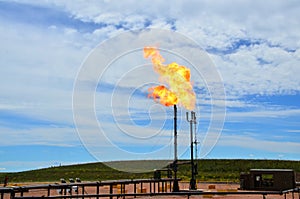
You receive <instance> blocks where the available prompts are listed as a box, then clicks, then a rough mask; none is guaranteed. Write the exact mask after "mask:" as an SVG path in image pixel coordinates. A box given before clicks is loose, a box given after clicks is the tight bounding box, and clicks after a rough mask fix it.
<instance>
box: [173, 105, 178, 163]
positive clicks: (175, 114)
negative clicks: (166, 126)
mask: <svg viewBox="0 0 300 199" xmlns="http://www.w3.org/2000/svg"><path fill="white" fill-rule="evenodd" d="M177 160H178V156H177V107H176V104H175V105H174V162H177Z"/></svg>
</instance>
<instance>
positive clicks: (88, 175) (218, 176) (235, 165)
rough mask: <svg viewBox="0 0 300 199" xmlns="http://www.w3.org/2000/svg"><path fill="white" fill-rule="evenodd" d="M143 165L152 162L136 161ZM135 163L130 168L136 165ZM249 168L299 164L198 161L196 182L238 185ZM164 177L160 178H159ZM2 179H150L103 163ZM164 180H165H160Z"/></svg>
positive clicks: (186, 171) (183, 172) (185, 173)
mask: <svg viewBox="0 0 300 199" xmlns="http://www.w3.org/2000/svg"><path fill="white" fill-rule="evenodd" d="M138 162H140V163H143V164H145V162H148V163H151V164H153V163H155V162H156V161H138ZM122 163H123V164H124V165H125V166H127V165H130V164H131V162H121V163H120V162H119V163H118V164H122ZM136 163H137V161H135V162H134V163H133V164H136ZM251 168H256V169H259V168H269V169H270V168H277V169H294V170H295V171H296V172H300V161H283V160H212V159H210V160H200V161H198V172H199V174H198V176H197V179H198V180H200V181H231V182H238V181H239V175H240V173H241V172H247V171H249V169H251ZM162 175H164V174H162ZM5 176H8V177H9V181H10V182H59V179H60V178H65V179H69V178H74V179H75V178H80V179H81V180H83V181H100V180H109V179H133V178H151V177H153V173H152V172H150V173H126V172H121V171H116V170H114V169H112V168H110V167H108V166H106V165H105V164H103V163H89V164H80V165H70V166H60V167H51V168H45V169H39V170H33V171H24V172H16V173H0V182H1V181H3V180H2V179H4V177H5ZM162 177H165V176H162ZM178 177H179V178H182V179H183V180H189V178H190V165H180V166H179V170H178Z"/></svg>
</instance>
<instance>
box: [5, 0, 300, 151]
mask: <svg viewBox="0 0 300 199" xmlns="http://www.w3.org/2000/svg"><path fill="white" fill-rule="evenodd" d="M17 2H21V3H28V4H33V5H39V6H45V7H48V8H50V9H56V10H60V11H63V12H65V13H66V15H67V16H69V17H70V18H72V19H76V20H78V21H77V22H82V23H85V22H90V23H89V24H88V25H90V26H91V28H90V29H88V30H84V31H82V30H80V28H78V27H77V26H76V25H74V26H72V27H69V24H63V25H62V26H58V25H57V24H55V23H53V24H50V25H48V26H47V28H42V27H39V26H34V25H32V24H26V23H24V24H22V23H21V22H18V23H15V22H10V21H5V20H4V19H1V21H0V22H1V26H0V34H1V35H0V36H1V38H3V41H2V43H1V44H2V45H1V46H2V47H1V48H0V54H1V55H2V56H1V59H0V64H1V66H3V67H1V69H0V76H1V84H0V91H1V93H3V95H2V96H1V97H0V109H2V110H3V109H5V110H11V111H15V110H16V109H17V110H18V111H19V112H22V113H26V114H28V115H30V116H33V117H40V118H43V119H47V120H51V121H56V122H58V121H61V122H62V123H68V124H69V123H72V112H71V111H72V110H71V108H72V107H71V106H72V99H71V98H72V87H73V81H74V79H75V77H76V74H77V71H78V70H79V69H80V64H81V63H82V62H83V60H84V58H85V56H87V54H88V53H89V52H90V50H91V49H92V48H93V47H95V46H96V45H98V44H99V43H100V42H103V41H105V40H106V39H108V38H111V37H113V36H116V35H118V34H119V33H123V32H124V30H125V29H143V27H145V26H147V27H152V28H162V29H176V30H177V31H178V32H179V33H181V34H183V35H186V36H187V37H189V38H191V39H192V40H194V41H196V42H197V43H198V44H200V46H201V47H203V48H204V49H208V50H210V57H211V59H212V61H213V62H214V63H215V65H216V67H217V69H218V70H219V72H220V74H221V75H222V77H223V81H224V85H225V88H226V92H227V94H228V96H227V99H228V101H227V105H228V106H229V107H233V108H236V107H239V108H244V107H247V108H249V107H251V108H257V109H255V110H254V111H249V112H229V113H227V117H228V118H230V119H238V118H240V117H260V118H263V117H284V116H290V115H296V116H298V115H299V114H300V113H299V110H298V109H294V110H282V109H280V110H278V109H277V110H266V109H263V110H261V109H259V108H261V107H260V105H257V104H251V103H248V102H246V100H243V98H242V97H243V95H248V94H262V95H265V94H267V95H272V94H286V93H292V92H294V91H296V92H299V91H300V79H299V78H298V76H297V74H299V73H300V67H299V63H300V50H299V47H300V42H299V41H300V39H299V35H300V25H299V20H298V19H299V15H300V14H299V12H298V10H299V6H300V4H299V3H298V1H283V0H282V1H280V0H279V1H276V2H274V1H251V0H247V1H236V0H229V1H210V0H202V1H196V0H193V1H184V2H183V1H173V2H172V4H170V2H168V1H153V0H152V1H89V3H87V2H86V1H55V0H53V1H48V0H45V1H32V0H25V1H17ZM101 24H104V25H103V26H101ZM136 36H137V35H131V36H129V37H128V38H127V39H128V41H130V42H133V41H134V40H135V39H137V40H138V38H136ZM160 39H161V40H163V41H168V42H166V43H167V44H165V46H164V47H165V48H170V49H175V51H176V50H178V49H179V48H181V49H182V50H183V51H184V53H185V55H187V54H191V55H193V56H197V55H194V54H193V48H192V47H191V48H190V47H189V48H188V47H185V46H184V47H183V44H184V43H185V41H176V40H174V39H173V38H168V36H165V37H164V36H163V35H162V36H161V38H160ZM128 41H126V42H122V41H115V43H114V44H113V45H111V46H109V47H108V48H106V51H107V52H105V53H107V54H105V53H103V54H105V55H108V56H112V57H113V56H114V55H115V53H116V51H118V49H123V47H124V46H125V45H131V44H132V45H133V46H135V47H136V46H137V43H130V42H128ZM151 42H152V41H151ZM157 43H158V42H157V41H153V44H157ZM138 44H139V45H140V46H141V45H144V43H143V42H141V41H140V43H138ZM178 52H179V51H178ZM101 56H103V55H101V53H100V54H99V55H95V58H94V59H93V60H92V61H95V62H97V60H101V59H103V57H101ZM169 57H172V56H169ZM169 57H168V58H169ZM109 58H111V57H108V58H107V59H109ZM113 58H114V57H113ZM120 60H121V61H122V62H123V63H126V64H123V65H122V63H118V64H117V66H118V67H116V69H118V70H110V71H109V70H108V71H106V72H107V73H106V74H105V75H107V76H106V77H104V78H103V80H105V82H106V83H107V82H109V81H110V82H109V83H111V84H112V85H114V84H117V83H119V85H120V87H121V90H122V89H124V88H126V89H127V88H130V87H135V86H141V85H142V83H141V82H140V81H141V80H145V79H154V76H155V74H154V73H153V74H149V71H146V70H145V71H142V72H141V71H139V70H138V69H136V70H135V71H130V73H128V70H129V69H131V64H133V65H134V64H140V65H142V64H145V63H147V60H144V59H143V58H142V56H141V57H140V58H137V55H136V54H134V53H133V54H126V56H124V57H123V58H121V59H120ZM133 60H134V61H133ZM114 61H116V60H114ZM90 64H93V63H90ZM201 64H203V65H206V64H207V63H201ZM119 66H122V67H119ZM99 68H100V67H98V66H95V67H94V68H93V70H91V71H88V73H90V74H91V75H89V74H88V75H87V76H86V79H80V81H85V80H87V81H90V82H91V84H92V86H96V85H97V81H98V77H96V78H95V77H94V76H93V75H92V74H95V73H98V72H99V71H98V70H100V69H99ZM201 69H203V71H201V72H202V74H205V73H208V74H210V73H209V68H205V67H203V68H201ZM127 73H128V74H127ZM124 74H125V76H122V75H124ZM210 75H211V74H210ZM210 75H208V76H207V79H208V80H207V81H208V82H210V81H211V82H213V81H214V79H213V78H208V77H213V75H212V76H210ZM121 76H122V77H126V80H127V81H121V82H118V80H119V79H118V78H120V77H121ZM134 76H137V77H145V78H143V79H142V78H134ZM196 77H197V78H199V76H196ZM105 78H106V79H105ZM200 81H203V80H199V82H200ZM199 82H197V79H195V84H197V83H199ZM199 85H200V86H201V85H202V86H203V82H201V83H199ZM197 86H198V85H197ZM89 89H91V88H89ZM121 90H120V92H119V93H117V94H118V99H119V100H116V101H115V103H116V104H119V105H120V106H121V105H123V106H125V107H126V108H127V109H126V108H125V109H119V112H118V114H119V116H120V117H121V116H124V115H125V116H126V114H128V113H126V111H128V107H131V106H133V104H129V105H128V104H126V103H128V102H130V100H129V99H128V100H126V101H125V102H124V101H123V102H122V100H124V98H125V97H128V95H127V94H125V95H124V93H122V92H121ZM129 90H130V89H129ZM88 91H90V90H88ZM80 94H81V95H83V96H82V98H81V100H82V104H81V105H82V107H80V108H86V104H87V103H93V102H91V101H84V100H85V99H87V98H86V96H85V94H83V93H80ZM96 97H97V96H96ZM200 97H202V96H200ZM204 97H205V96H204ZM147 100H148V99H146V98H145V99H144V100H140V101H139V102H138V103H137V104H135V105H136V106H137V107H138V108H140V107H142V108H144V107H143V106H142V105H147V106H148V105H149V104H147V103H148V102H150V100H148V101H147ZM100 101H101V100H99V102H100ZM124 103H125V104H124ZM203 104H204V105H217V106H218V105H223V104H224V99H216V100H215V101H213V102H211V101H210V100H209V99H208V100H207V98H205V99H204V100H202V99H201V102H200V105H203ZM111 108H112V107H111V106H105V107H103V108H102V109H101V110H102V111H103V114H108V113H110V111H109V110H110V109H111ZM283 108H284V107H283ZM201 111H203V110H201ZM205 111H206V110H204V111H203V112H201V117H204V118H205V119H207V118H210V115H209V111H208V112H205ZM58 113H59V114H58ZM203 113H204V114H203ZM90 114H93V113H89V115H85V114H83V115H81V121H82V122H83V123H84V124H85V125H86V126H85V127H90V125H92V127H95V126H93V125H94V123H91V121H90V119H91V116H90ZM221 116H222V115H221V114H220V116H218V117H217V118H221ZM156 118H157V119H163V116H157V115H156ZM108 127H111V126H109V124H108ZM126 128H128V129H129V130H132V129H133V130H135V129H134V128H135V127H134V126H128V125H127V124H126ZM153 129H155V128H153ZM153 129H151V128H149V129H148V130H145V132H143V133H145V134H146V133H151V132H149V131H151V130H153ZM52 130H53V129H52V128H45V129H39V128H37V129H34V130H33V131H32V132H29V133H28V134H25V132H24V130H21V131H18V130H15V131H14V130H10V132H11V135H10V136H11V137H14V138H15V139H19V140H18V141H17V142H16V144H17V143H19V144H21V143H46V142H47V140H48V143H52V144H55V143H56V144H58V145H63V144H66V145H68V144H70V143H71V144H72V141H74V142H75V141H76V139H75V137H76V135H75V134H74V132H72V130H71V129H54V133H53V134H51V133H50V131H52ZM89 130H90V132H88V133H93V132H94V130H95V129H92V130H91V129H89ZM37 131H43V132H44V133H43V134H42V135H40V134H38V132H37ZM65 131H66V132H65ZM60 132H63V133H62V136H63V137H64V138H66V137H68V136H72V138H73V139H71V140H72V141H71V142H70V143H68V142H66V141H61V140H59V142H57V140H58V139H59V138H58V137H59V133H60ZM114 133H116V132H114ZM18 134H21V135H24V136H20V137H18ZM26 136H28V137H26ZM73 136H74V137H73ZM29 138H34V139H33V140H31V141H30V140H29ZM91 141H93V143H95V142H94V141H95V140H91ZM208 141H209V139H208ZM247 141H253V140H251V139H248V140H247V139H246V140H245V139H244V138H241V142H242V143H246V142H247ZM2 142H4V141H2ZM264 143H265V142H264V141H262V142H261V144H264ZM3 144H4V143H3ZM5 144H8V143H5ZM98 144H99V143H98ZM103 144H105V143H103ZM226 144H230V143H229V142H228V141H226ZM233 144H235V145H236V143H233ZM266 144H268V145H269V146H277V143H273V142H268V143H266ZM288 144H290V143H288ZM239 146H241V145H239ZM296 146H298V145H297V144H294V143H291V146H290V147H292V148H293V147H294V148H295V147H296ZM270 148H271V147H270Z"/></svg>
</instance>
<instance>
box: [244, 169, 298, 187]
mask: <svg viewBox="0 0 300 199" xmlns="http://www.w3.org/2000/svg"><path fill="white" fill-rule="evenodd" d="M295 187H296V182H295V172H294V170H292V169H250V172H249V173H241V175H240V189H243V190H270V191H282V190H287V189H292V188H295Z"/></svg>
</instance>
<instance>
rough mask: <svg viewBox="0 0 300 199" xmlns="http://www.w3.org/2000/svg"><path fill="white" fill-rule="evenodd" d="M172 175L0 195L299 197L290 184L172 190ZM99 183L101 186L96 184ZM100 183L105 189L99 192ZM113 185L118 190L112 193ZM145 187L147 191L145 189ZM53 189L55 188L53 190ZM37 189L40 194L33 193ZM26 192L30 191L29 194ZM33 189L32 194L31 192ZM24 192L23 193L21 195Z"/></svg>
mask: <svg viewBox="0 0 300 199" xmlns="http://www.w3.org/2000/svg"><path fill="white" fill-rule="evenodd" d="M173 182H174V179H172V178H166V179H133V180H110V181H101V182H88V183H61V184H48V185H32V186H16V187H9V188H8V187H5V188H1V187H0V199H35V198H44V199H53V198H62V199H69V198H70V199H71V198H82V199H85V198H96V199H99V198H111V199H112V198H126V197H134V198H135V197H141V196H186V197H187V198H189V197H190V196H194V195H199V196H200V195H202V196H214V195H261V196H262V197H263V199H265V198H266V197H267V196H268V195H282V196H283V197H284V198H285V199H286V198H287V195H288V194H291V195H292V198H293V199H294V198H295V197H296V195H298V198H299V199H300V189H299V187H298V188H294V189H289V190H284V191H241V190H236V191H222V192H219V191H199V190H184V191H179V192H172V183H173ZM128 185H131V186H130V188H131V190H130V193H127V190H126V186H128ZM88 187H93V188H94V189H93V190H94V193H92V194H89V193H87V191H86V189H88ZM101 187H102V190H100V188H101ZM103 187H106V188H107V189H106V190H107V191H106V192H103ZM116 187H118V188H117V190H118V193H116ZM144 187H147V188H148V190H149V191H147V192H146V189H144ZM54 190H55V191H54ZM35 191H37V192H38V193H39V194H40V195H37V194H36V193H37V192H36V193H35ZM30 193H32V194H31V195H30ZM33 193H34V194H33ZM25 195H26V196H25Z"/></svg>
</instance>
